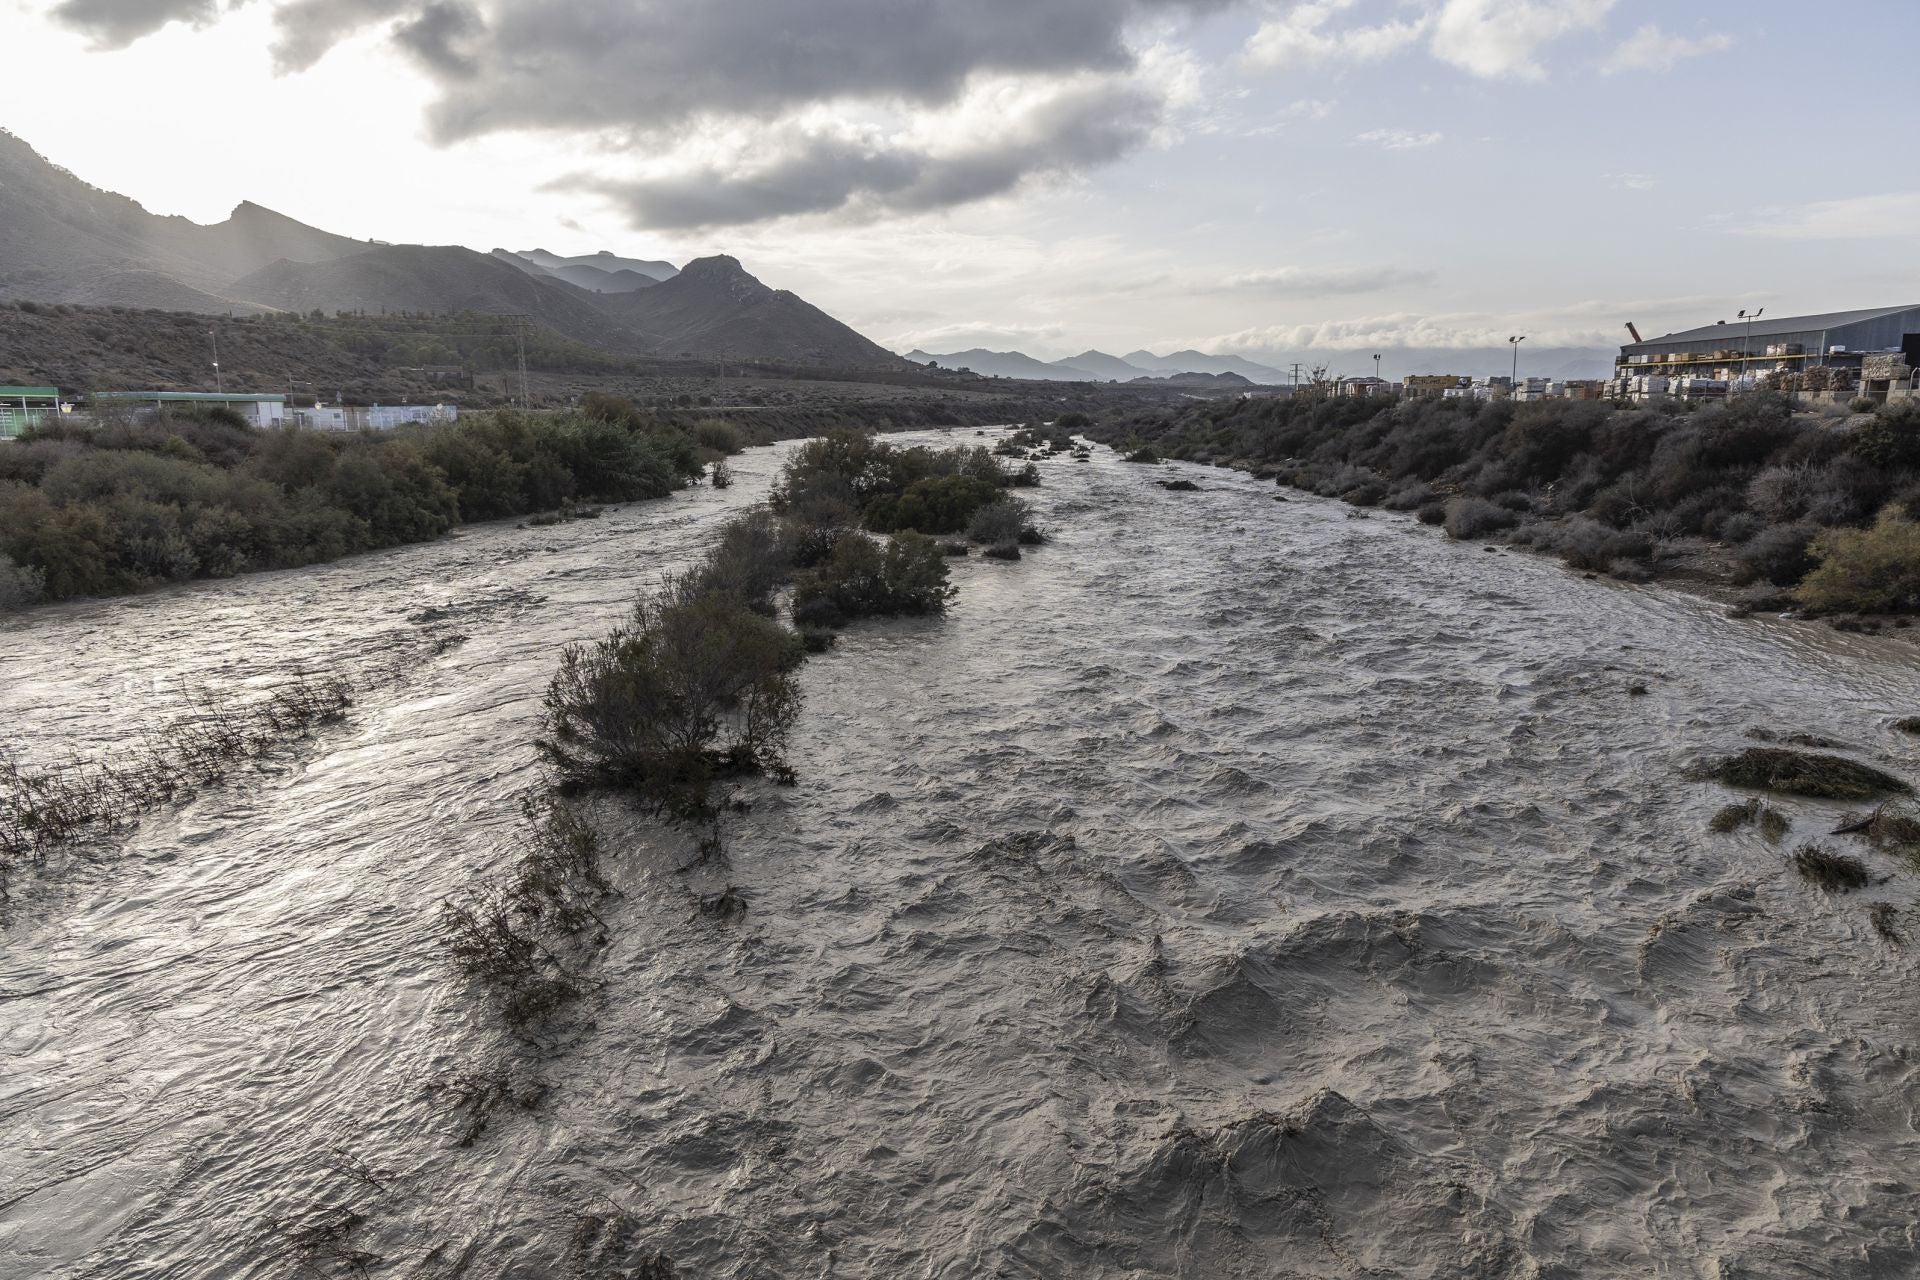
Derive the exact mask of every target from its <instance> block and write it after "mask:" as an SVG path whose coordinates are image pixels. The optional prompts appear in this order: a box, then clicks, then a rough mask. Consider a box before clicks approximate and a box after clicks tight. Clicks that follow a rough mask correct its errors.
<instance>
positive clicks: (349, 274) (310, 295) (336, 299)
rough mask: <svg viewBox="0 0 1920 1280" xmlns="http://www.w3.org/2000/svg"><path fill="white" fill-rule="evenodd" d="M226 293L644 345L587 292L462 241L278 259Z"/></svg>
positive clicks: (608, 346) (611, 344)
mask: <svg viewBox="0 0 1920 1280" xmlns="http://www.w3.org/2000/svg"><path fill="white" fill-rule="evenodd" d="M228 292H230V293H232V294H233V295H234V296H235V297H239V298H245V299H247V300H249V301H253V302H259V303H263V304H265V305H267V306H271V307H278V308H281V309H283V310H289V311H312V310H316V309H317V310H320V311H329V312H331V311H367V312H376V313H378V312H387V311H432V312H455V311H483V312H489V313H492V314H496V315H499V314H524V315H530V316H532V317H533V318H534V319H535V320H537V321H538V322H539V323H541V324H543V325H545V326H547V327H548V328H550V329H552V330H553V331H554V332H556V333H559V334H563V335H565V336H566V337H569V338H572V339H574V340H576V341H579V342H586V343H591V344H592V345H594V346H597V347H600V348H602V349H603V350H607V351H635V350H638V349H640V348H641V347H642V346H643V345H644V343H645V337H644V335H641V334H637V333H635V332H634V331H633V328H632V326H630V325H626V324H622V323H620V322H619V321H616V320H614V319H612V318H611V317H609V316H608V315H607V314H606V313H605V312H603V311H601V310H600V309H599V308H597V307H596V306H595V305H594V302H593V299H592V298H591V297H590V296H589V295H588V294H586V293H585V292H584V291H582V290H579V289H575V288H574V287H573V286H572V285H569V284H566V283H565V282H563V281H560V280H543V279H537V278H535V277H533V276H531V275H528V274H527V273H526V272H524V271H518V270H515V269H514V268H513V267H511V266H508V265H507V264H506V263H504V262H502V261H500V260H499V259H498V258H493V257H489V256H488V255H486V254H483V253H475V252H474V251H473V250H471V249H463V248H461V247H459V246H458V245H447V246H436V247H427V246H424V245H377V246H375V247H374V248H371V249H368V250H366V251H365V252H363V253H358V254H355V255H354V256H352V257H350V258H340V259H338V260H336V261H333V262H320V263H303V262H287V261H281V262H276V263H274V264H273V265H272V266H269V267H267V268H265V269H263V270H261V271H256V272H254V273H253V274H252V275H249V276H245V277H242V278H241V279H239V280H236V281H235V282H234V283H233V284H232V285H231V286H230V287H229V290H228Z"/></svg>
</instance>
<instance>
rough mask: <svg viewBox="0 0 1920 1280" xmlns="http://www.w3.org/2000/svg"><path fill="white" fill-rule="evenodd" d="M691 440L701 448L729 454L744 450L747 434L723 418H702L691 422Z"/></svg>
mask: <svg viewBox="0 0 1920 1280" xmlns="http://www.w3.org/2000/svg"><path fill="white" fill-rule="evenodd" d="M693 442H694V443H695V444H697V445H699V446H700V447H701V448H702V449H711V450H713V451H714V452H715V453H721V454H729V455H731V454H736V453H742V452H745V450H746V447H747V434H746V432H744V431H742V430H740V428H738V427H736V426H734V425H733V424H732V423H731V422H728V421H726V420H725V419H724V418H702V419H701V420H700V421H698V422H696V423H694V424H693Z"/></svg>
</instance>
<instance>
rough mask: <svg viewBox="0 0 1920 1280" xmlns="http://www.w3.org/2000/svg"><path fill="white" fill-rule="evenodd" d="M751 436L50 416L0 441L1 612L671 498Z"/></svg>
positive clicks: (573, 426) (639, 416)
mask: <svg viewBox="0 0 1920 1280" xmlns="http://www.w3.org/2000/svg"><path fill="white" fill-rule="evenodd" d="M744 445H745V437H744V436H743V435H742V434H741V433H740V432H739V431H738V430H737V429H736V428H734V427H732V426H730V425H729V424H726V423H721V422H715V423H710V424H696V425H695V427H694V429H693V430H692V432H691V433H689V432H688V431H683V430H681V429H680V428H679V427H677V426H663V425H661V424H659V423H657V422H655V421H653V420H652V419H650V418H649V417H648V416H647V415H646V414H644V413H642V412H641V411H639V410H636V409H635V408H633V406H632V405H631V404H628V403H627V402H625V401H621V400H615V399H611V398H604V397H603V398H599V399H598V400H593V399H591V398H590V400H589V402H587V403H584V404H583V405H582V407H581V408H580V409H578V410H576V411H573V412H569V413H564V414H555V415H541V416H529V415H522V414H518V413H513V412H502V413H495V414H482V415H476V416H472V417H470V418H466V419H462V420H460V421H458V422H453V423H447V424H444V425H433V426H419V427H409V428H404V429H400V430H395V431H384V432H321V431H307V430H300V429H297V428H284V429H275V430H270V431H256V430H253V429H251V428H249V427H248V426H246V425H245V423H243V422H242V421H241V420H240V419H239V418H238V417H236V416H235V415H233V414H231V413H229V412H226V411H224V410H218V409H216V410H212V411H208V412H200V413H194V414H155V415H148V416H142V417H137V418H129V419H126V420H124V421H119V422H112V423H108V424H105V425H100V426H92V427H70V426H65V425H60V426H54V427H50V428H47V429H45V430H41V431H36V432H34V433H31V434H29V435H28V436H26V437H25V438H23V439H21V440H19V441H16V442H14V443H11V444H8V445H6V446H4V447H0V608H4V607H10V606H11V607H19V606H21V605H25V604H30V603H33V602H34V601H35V600H37V599H42V598H44V599H52V600H64V599H71V598H74V597H78V596H103V595H116V594H121V593H124V592H129V591H138V590H140V589H142V588H144V587H149V586H154V585H157V584H160V583H166V582H180V581H186V580H189V579H194V578H219V577H231V576H233V575H236V574H241V573H248V572H252V571H255V570H260V569H284V568H291V567H295V566H299V565H306V564H315V563H320V562H323V561H328V560H335V559H338V558H340V557H342V556H346V555H352V554H354V553H356V552H362V551H371V550H375V549H378V548H382V547H390V546H395V545H399V544H402V543H408V542H419V541H424V540H427V539H431V538H436V537H439V536H440V535H441V534H444V533H446V532H447V531H448V530H449V529H452V528H454V527H455V526H456V525H459V524H461V523H463V522H471V521H479V520H497V519H503V518H507V517H511V516H520V515H527V514H530V513H534V512H551V511H565V510H578V509H580V508H581V506H582V505H583V504H590V503H599V502H630V501H635V500H638V499H643V498H658V497H663V496H665V495H666V494H669V493H671V492H673V491H674V490H675V489H678V488H680V487H682V486H684V485H686V484H688V483H691V482H693V481H694V480H695V479H697V478H698V477H699V476H700V475H701V474H702V473H703V471H704V469H705V467H706V465H707V463H708V462H711V461H714V460H716V459H718V458H721V457H723V456H724V455H725V454H726V453H728V452H737V451H738V450H739V449H740V448H742V447H744Z"/></svg>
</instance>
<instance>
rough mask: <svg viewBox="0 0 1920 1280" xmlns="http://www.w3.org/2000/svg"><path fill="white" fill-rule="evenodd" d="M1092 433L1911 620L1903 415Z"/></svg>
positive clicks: (1580, 560) (1538, 407) (1364, 414)
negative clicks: (1705, 562)
mask: <svg viewBox="0 0 1920 1280" xmlns="http://www.w3.org/2000/svg"><path fill="white" fill-rule="evenodd" d="M1088 434H1090V435H1092V436H1093V437H1094V438H1096V439H1099V440H1101V441H1103V442H1105V443H1108V444H1110V445H1112V446H1114V447H1115V448H1117V449H1119V450H1120V451H1121V452H1122V454H1123V455H1124V456H1126V457H1127V458H1128V459H1129V460H1132V461H1141V462H1149V461H1154V460H1156V459H1159V458H1168V459H1175V460H1184V461H1194V462H1206V463H1212V464H1215V465H1223V466H1234V467H1238V468H1241V469H1244V470H1248V471H1251V472H1253V473H1255V474H1257V475H1261V476H1265V477H1270V478H1273V479H1276V480H1278V481H1279V482H1280V483H1282V484H1287V485H1291V486H1294V487H1296V488H1300V489H1306V490H1310V491H1312V492H1314V493H1319V494H1322V495H1325V496H1328V497H1336V498H1339V499H1341V500H1342V501H1344V502H1347V503H1349V504H1351V505H1353V506H1355V507H1359V508H1368V507H1382V508H1386V509H1389V510H1395V511H1409V512H1414V513H1417V515H1418V516H1419V518H1420V519H1421V520H1422V521H1424V522H1426V523H1428V524H1434V525H1441V526H1444V527H1445V528H1446V530H1447V532H1448V533H1449V534H1451V535H1452V536H1453V537H1456V538H1463V539H1464V538H1476V539H1498V540H1501V541H1505V542H1510V543H1513V544H1516V545H1521V546H1527V547H1532V548H1535V549H1537V550H1540V551H1544V552H1547V553H1550V554H1553V555H1556V556H1559V557H1560V558H1562V559H1563V560H1565V561H1566V562H1567V563H1568V564H1569V565H1571V566H1573V567H1574V568H1576V569H1580V570H1583V571H1586V572H1591V573H1599V574H1611V575H1613V576H1616V577H1620V578H1623V579H1628V580H1647V579H1651V578H1655V577H1660V576H1668V575H1672V574H1676V573H1682V572H1694V571H1697V568H1698V565H1699V564H1700V562H1701V560H1702V558H1703V557H1718V558H1721V559H1723V560H1724V561H1725V562H1727V563H1728V564H1729V566H1730V574H1729V576H1730V577H1731V579H1732V582H1733V584H1734V585H1736V586H1739V587H1743V588H1745V589H1746V590H1745V594H1744V595H1743V597H1742V599H1743V601H1744V603H1745V604H1746V605H1747V606H1748V607H1754V608H1771V607H1779V608H1785V607H1798V608H1800V609H1803V610H1808V611H1813V612H1820V613H1827V614H1838V613H1848V612H1867V613H1903V612H1910V611H1913V610H1916V609H1920V408H1916V407H1914V406H1911V405H1904V404H1903V405H1898V406H1894V407H1888V408H1881V409H1878V410H1875V411H1872V412H1861V413H1850V414H1845V415H1840V416H1832V415H1825V414H1810V413H1804V412H1796V409H1795V406H1794V404H1793V403H1792V402H1791V401H1790V400H1789V399H1787V398H1786V397H1784V396H1781V395H1778V394H1774V393H1770V392H1760V393H1755V394H1751V395H1743V396H1737V397H1734V398H1733V399H1731V400H1729V401H1726V402H1724V403H1719V404H1707V405H1701V406H1688V405H1685V404H1681V403H1678V402H1675V403H1672V404H1667V405H1658V406H1642V407H1617V406H1614V405H1611V404H1606V403H1599V402H1579V401H1545V402H1540V403H1534V404H1514V403H1512V402H1508V401H1492V402H1480V401H1467V400H1436V399H1403V400H1399V401H1396V402H1393V403H1389V404H1386V405H1382V404H1380V403H1379V402H1376V401H1369V400H1364V399H1351V398H1348V399H1322V400H1317V401H1315V400H1306V399H1301V400H1258V401H1232V402H1216V403H1211V404H1205V405H1197V406H1194V407H1191V408H1188V409H1186V410H1183V411H1180V412H1176V413H1160V414H1146V415H1125V416H1112V417H1109V418H1107V419H1106V420H1104V421H1101V422H1098V423H1095V424H1094V425H1092V426H1091V427H1089V428H1088Z"/></svg>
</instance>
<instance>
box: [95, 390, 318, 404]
mask: <svg viewBox="0 0 1920 1280" xmlns="http://www.w3.org/2000/svg"><path fill="white" fill-rule="evenodd" d="M93 398H94V399H95V400H140V401H145V402H149V403H163V402H164V403H166V404H183V403H184V404H285V403H286V400H287V398H286V397H285V396H256V395H242V394H240V393H238V392H235V393H233V394H231V395H222V394H221V393H219V392H217V391H99V392H96V393H94V397H93Z"/></svg>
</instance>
